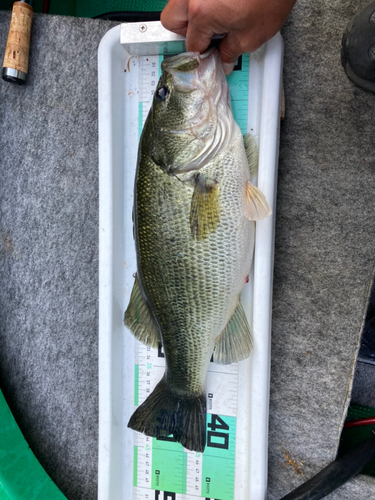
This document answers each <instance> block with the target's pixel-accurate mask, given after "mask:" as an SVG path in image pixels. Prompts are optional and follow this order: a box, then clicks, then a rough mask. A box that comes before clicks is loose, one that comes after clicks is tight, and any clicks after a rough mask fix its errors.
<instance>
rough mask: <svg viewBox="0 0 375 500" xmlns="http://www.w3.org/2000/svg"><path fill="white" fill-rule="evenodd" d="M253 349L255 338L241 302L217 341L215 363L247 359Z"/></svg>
mask: <svg viewBox="0 0 375 500" xmlns="http://www.w3.org/2000/svg"><path fill="white" fill-rule="evenodd" d="M252 348H253V337H252V334H251V331H250V326H249V323H248V321H247V318H246V315H245V311H244V310H243V307H242V304H241V301H240V300H239V301H238V304H237V307H236V309H235V311H234V313H233V315H232V317H231V318H230V320H229V322H228V324H227V326H226V327H225V329H224V330H223V332H222V333H221V334H220V336H219V337H218V338H217V340H216V345H215V349H214V353H213V361H214V363H219V364H223V365H226V364H230V363H236V362H237V361H241V360H242V359H246V358H248V357H249V356H250V353H251V351H252Z"/></svg>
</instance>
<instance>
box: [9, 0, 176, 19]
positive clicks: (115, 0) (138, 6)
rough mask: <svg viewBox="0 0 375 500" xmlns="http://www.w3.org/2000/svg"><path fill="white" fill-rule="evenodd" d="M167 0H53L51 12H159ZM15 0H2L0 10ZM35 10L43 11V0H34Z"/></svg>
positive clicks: (75, 13)
mask: <svg viewBox="0 0 375 500" xmlns="http://www.w3.org/2000/svg"><path fill="white" fill-rule="evenodd" d="M166 3H167V2H166V0H146V1H143V2H141V1H139V0H51V1H50V9H49V13H50V14H55V15H61V16H76V17H95V16H98V15H100V14H105V13H107V12H117V11H142V12H158V11H161V10H163V8H164V7H165V5H166ZM12 5H13V1H9V0H0V10H9V9H11V8H12ZM33 9H34V12H36V13H40V12H43V0H34V2H33Z"/></svg>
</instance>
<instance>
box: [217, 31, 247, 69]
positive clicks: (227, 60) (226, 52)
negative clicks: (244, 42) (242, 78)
mask: <svg viewBox="0 0 375 500" xmlns="http://www.w3.org/2000/svg"><path fill="white" fill-rule="evenodd" d="M219 52H220V58H221V60H222V63H223V70H224V73H225V74H226V75H229V74H230V73H231V72H232V71H233V68H234V66H235V64H236V61H237V59H238V58H239V57H240V55H241V54H242V51H241V46H240V44H239V42H238V37H237V34H236V32H233V31H231V32H229V33H228V34H227V35H226V36H225V37H224V38H223V40H222V41H221V43H220V47H219Z"/></svg>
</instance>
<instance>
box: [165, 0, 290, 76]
mask: <svg viewBox="0 0 375 500" xmlns="http://www.w3.org/2000/svg"><path fill="white" fill-rule="evenodd" d="M295 1H296V0H168V4H167V5H166V7H165V8H164V10H163V12H162V13H161V18H160V19H161V22H162V24H163V26H164V27H165V28H166V29H168V30H170V31H173V32H175V33H178V34H179V35H183V36H186V42H185V43H186V50H187V51H189V52H200V53H202V52H204V51H205V50H206V49H207V47H208V46H209V44H210V43H211V38H212V35H213V34H214V33H217V34H219V33H226V36H225V37H224V39H223V40H222V42H221V43H220V57H221V60H222V61H223V67H224V72H225V73H226V74H229V73H230V72H231V71H232V69H233V67H234V65H235V63H236V61H237V59H238V57H239V56H240V55H241V54H244V53H246V52H253V51H254V50H256V49H258V48H259V47H260V46H261V45H263V44H264V43H266V42H267V41H268V40H269V39H270V38H272V37H273V36H274V35H275V34H276V33H277V32H278V31H279V30H280V28H281V26H282V25H283V24H284V22H285V21H286V18H287V17H288V15H289V13H290V11H291V10H292V8H293V5H294V3H295Z"/></svg>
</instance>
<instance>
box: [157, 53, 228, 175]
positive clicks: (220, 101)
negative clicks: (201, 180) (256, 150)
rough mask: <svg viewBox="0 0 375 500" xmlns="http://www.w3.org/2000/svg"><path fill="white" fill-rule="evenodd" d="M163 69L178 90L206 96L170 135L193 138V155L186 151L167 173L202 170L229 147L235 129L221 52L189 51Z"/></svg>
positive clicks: (167, 61) (170, 59) (165, 65)
mask: <svg viewBox="0 0 375 500" xmlns="http://www.w3.org/2000/svg"><path fill="white" fill-rule="evenodd" d="M161 69H162V71H167V72H168V73H170V74H171V76H172V78H173V85H174V89H175V91H177V92H194V91H196V90H198V91H200V93H201V95H202V96H203V97H202V100H201V105H200V107H199V111H198V112H197V113H196V114H195V115H194V116H192V117H190V118H189V119H187V120H186V121H185V122H184V123H183V124H181V126H180V127H179V128H177V129H174V130H169V131H168V132H169V133H170V134H186V133H189V134H191V136H192V137H193V139H192V144H191V145H190V146H192V147H191V151H192V155H187V154H186V150H185V151H182V152H181V154H180V155H178V156H177V158H175V159H174V161H173V164H171V165H168V169H167V170H168V172H169V173H174V174H178V173H184V172H190V171H193V170H198V169H201V168H202V167H203V166H204V165H205V164H207V163H208V162H209V161H210V160H211V159H212V158H213V157H214V156H216V155H218V154H219V153H220V152H221V151H224V150H225V149H226V148H227V147H228V145H229V144H230V142H231V139H232V135H233V131H234V127H235V122H234V120H233V115H232V110H231V104H230V95H229V87H228V83H227V80H226V77H225V75H224V71H223V66H222V63H221V60H220V55H219V52H218V50H217V49H216V48H214V47H210V48H209V49H208V50H207V51H206V52H204V53H203V54H200V53H199V52H186V53H183V54H179V55H177V56H172V57H170V58H168V59H165V60H164V61H163V62H162V65H161Z"/></svg>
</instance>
